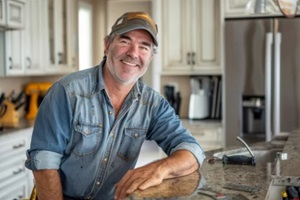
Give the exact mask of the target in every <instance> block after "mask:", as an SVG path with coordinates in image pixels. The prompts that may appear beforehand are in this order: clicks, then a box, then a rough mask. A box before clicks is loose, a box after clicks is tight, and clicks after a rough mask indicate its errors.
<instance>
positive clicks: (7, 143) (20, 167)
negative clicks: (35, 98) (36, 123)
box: [0, 128, 33, 199]
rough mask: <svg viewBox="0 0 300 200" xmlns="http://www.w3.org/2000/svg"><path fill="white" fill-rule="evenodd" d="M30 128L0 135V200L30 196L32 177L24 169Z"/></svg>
mask: <svg viewBox="0 0 300 200" xmlns="http://www.w3.org/2000/svg"><path fill="white" fill-rule="evenodd" d="M31 132H32V128H28V129H24V130H19V131H14V132H10V133H6V134H1V135H0V160H1V163H0V199H23V198H28V197H29V196H30V193H31V190H32V187H33V176H32V174H31V172H30V171H29V170H27V169H26V168H25V165H24V163H25V159H26V150H27V149H28V148H29V143H30V137H31Z"/></svg>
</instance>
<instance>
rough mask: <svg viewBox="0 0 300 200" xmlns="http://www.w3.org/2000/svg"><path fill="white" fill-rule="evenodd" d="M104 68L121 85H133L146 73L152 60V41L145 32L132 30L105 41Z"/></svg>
mask: <svg viewBox="0 0 300 200" xmlns="http://www.w3.org/2000/svg"><path fill="white" fill-rule="evenodd" d="M105 52H106V56H107V61H106V66H107V67H108V70H109V72H110V75H111V76H112V77H113V78H114V79H115V80H116V81H118V82H119V83H121V84H123V85H128V84H134V83H135V82H136V81H137V80H138V79H139V78H140V77H141V76H143V75H144V74H145V72H146V71H147V68H148V65H149V63H150V62H151V60H152V58H153V40H152V38H151V36H150V34H149V33H148V32H147V31H145V30H133V31H129V32H127V33H125V34H123V35H116V36H115V38H114V40H113V41H112V42H110V41H109V40H106V41H105Z"/></svg>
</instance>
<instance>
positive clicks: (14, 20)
mask: <svg viewBox="0 0 300 200" xmlns="http://www.w3.org/2000/svg"><path fill="white" fill-rule="evenodd" d="M24 5H25V3H24V1H23V0H6V23H7V26H8V27H10V28H23V27H24Z"/></svg>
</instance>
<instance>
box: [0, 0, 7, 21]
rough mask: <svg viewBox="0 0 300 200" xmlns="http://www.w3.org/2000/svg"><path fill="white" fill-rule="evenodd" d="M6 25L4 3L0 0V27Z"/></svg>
mask: <svg viewBox="0 0 300 200" xmlns="http://www.w3.org/2000/svg"><path fill="white" fill-rule="evenodd" d="M5 23H6V12H5V1H4V0H0V25H1V26H4V25H5Z"/></svg>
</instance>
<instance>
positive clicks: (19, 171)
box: [13, 168, 23, 175]
mask: <svg viewBox="0 0 300 200" xmlns="http://www.w3.org/2000/svg"><path fill="white" fill-rule="evenodd" d="M22 171H23V169H22V168H20V169H18V170H17V171H13V175H16V174H20V173H21V172H22Z"/></svg>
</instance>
